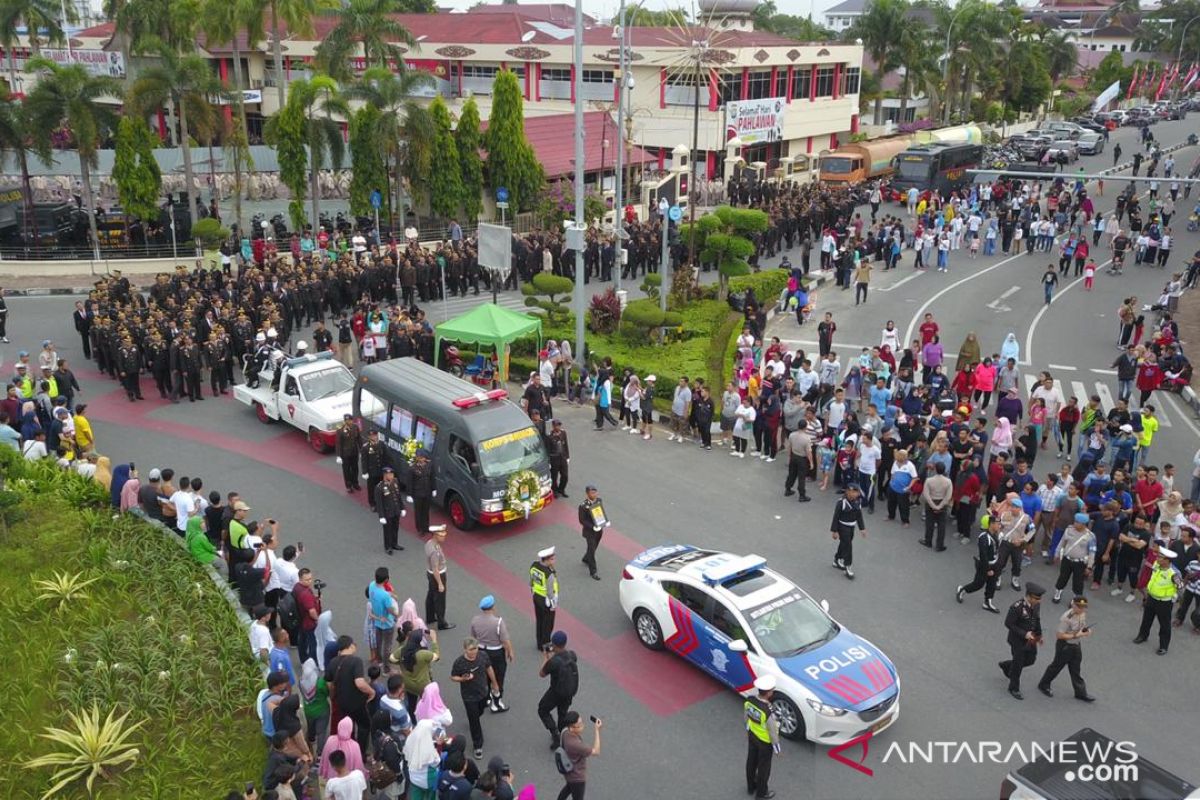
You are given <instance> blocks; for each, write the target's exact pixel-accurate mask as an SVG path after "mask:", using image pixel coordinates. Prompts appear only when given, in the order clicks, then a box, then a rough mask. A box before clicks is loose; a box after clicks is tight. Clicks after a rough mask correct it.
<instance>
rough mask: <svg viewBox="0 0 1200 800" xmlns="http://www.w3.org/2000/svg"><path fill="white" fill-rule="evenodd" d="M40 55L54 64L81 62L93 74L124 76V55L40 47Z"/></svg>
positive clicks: (113, 76)
mask: <svg viewBox="0 0 1200 800" xmlns="http://www.w3.org/2000/svg"><path fill="white" fill-rule="evenodd" d="M42 57H43V58H48V59H50V60H51V61H53V62H54V63H55V64H61V65H63V66H66V65H68V64H82V65H83V66H84V67H86V68H87V71H88V72H90V73H91V74H93V75H108V76H109V77H112V78H124V77H125V56H123V55H121V54H120V53H116V52H112V53H110V52H108V51H106V50H80V49H78V48H76V49H73V50H55V49H47V48H44V47H43V48H42Z"/></svg>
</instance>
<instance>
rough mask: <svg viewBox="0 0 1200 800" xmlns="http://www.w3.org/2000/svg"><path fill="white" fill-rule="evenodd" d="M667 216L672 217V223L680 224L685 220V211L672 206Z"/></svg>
mask: <svg viewBox="0 0 1200 800" xmlns="http://www.w3.org/2000/svg"><path fill="white" fill-rule="evenodd" d="M667 214H668V215H669V216H670V217H671V222H679V220H681V219H683V209H682V208H680V207H679V206H671V210H670V211H668V212H667Z"/></svg>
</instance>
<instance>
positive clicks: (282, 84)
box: [248, 0, 335, 109]
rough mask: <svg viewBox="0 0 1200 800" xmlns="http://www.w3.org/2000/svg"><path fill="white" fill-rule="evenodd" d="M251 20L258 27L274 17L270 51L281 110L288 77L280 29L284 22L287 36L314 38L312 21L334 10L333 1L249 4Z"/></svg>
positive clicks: (281, 0) (253, 1)
mask: <svg viewBox="0 0 1200 800" xmlns="http://www.w3.org/2000/svg"><path fill="white" fill-rule="evenodd" d="M248 2H249V5H250V9H251V12H250V18H251V19H253V20H259V21H260V22H259V23H258V26H259V27H261V26H262V23H261V21H262V20H264V18H265V16H266V15H267V14H270V16H271V51H272V58H273V59H274V61H275V86H276V88H277V89H278V90H279V107H280V108H281V109H282V108H283V106H284V104H285V103H286V102H287V90H288V87H287V84H288V81H287V77H286V76H287V73H286V72H285V71H284V69H283V39H282V36H283V34H282V32H281V31H280V29H279V22H280V20H282V21H283V22H284V23H285V24H286V25H287V29H288V33H290V34H291V35H293V36H297V37H311V36H313V35H314V32H313V24H312V20H313V17H314V16H316V15H317V13H318V12H320V11H322V10H324V9H327V8H332V7H333V5H334V4H335V2H334V0H248Z"/></svg>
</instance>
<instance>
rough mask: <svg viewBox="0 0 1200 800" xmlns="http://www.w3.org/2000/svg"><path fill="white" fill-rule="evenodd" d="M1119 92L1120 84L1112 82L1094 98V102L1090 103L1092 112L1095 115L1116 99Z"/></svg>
mask: <svg viewBox="0 0 1200 800" xmlns="http://www.w3.org/2000/svg"><path fill="white" fill-rule="evenodd" d="M1120 91H1121V82H1120V81H1113V82H1112V84H1111V85H1110V86H1109V87H1108V88H1107V89H1105V90H1104V91H1103V92H1101V93H1100V94H1099V95H1097V97H1096V102H1094V103H1092V112H1093V113H1095V112H1097V111H1099V110H1100V109H1102V108H1104V107H1105V106H1106V105H1108V104H1109V103H1111V102H1112V101H1113V100H1115V99H1116V97H1117V95H1118V94H1119V93H1120Z"/></svg>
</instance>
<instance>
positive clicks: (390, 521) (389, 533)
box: [372, 467, 408, 556]
mask: <svg viewBox="0 0 1200 800" xmlns="http://www.w3.org/2000/svg"><path fill="white" fill-rule="evenodd" d="M372 497H374V498H375V510H376V511H377V512H378V513H379V524H380V525H382V526H383V549H384V550H386V551H387V554H388V555H389V556H390V555H391V554H392V552H393V551H394V550H403V549H404V545H402V544H400V542H399V537H398V536H397V534H398V532H399V530H400V518H401V517H403V516H407V515H408V512H407V511H405V510H404V494H403V493H402V492H401V491H400V484H399V483H397V482H396V473H395V472H393V471H392V468H391V467H384V468H383V478H382V480H380V481H379V483H377V484H376V485H375V491H374V492H372Z"/></svg>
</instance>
